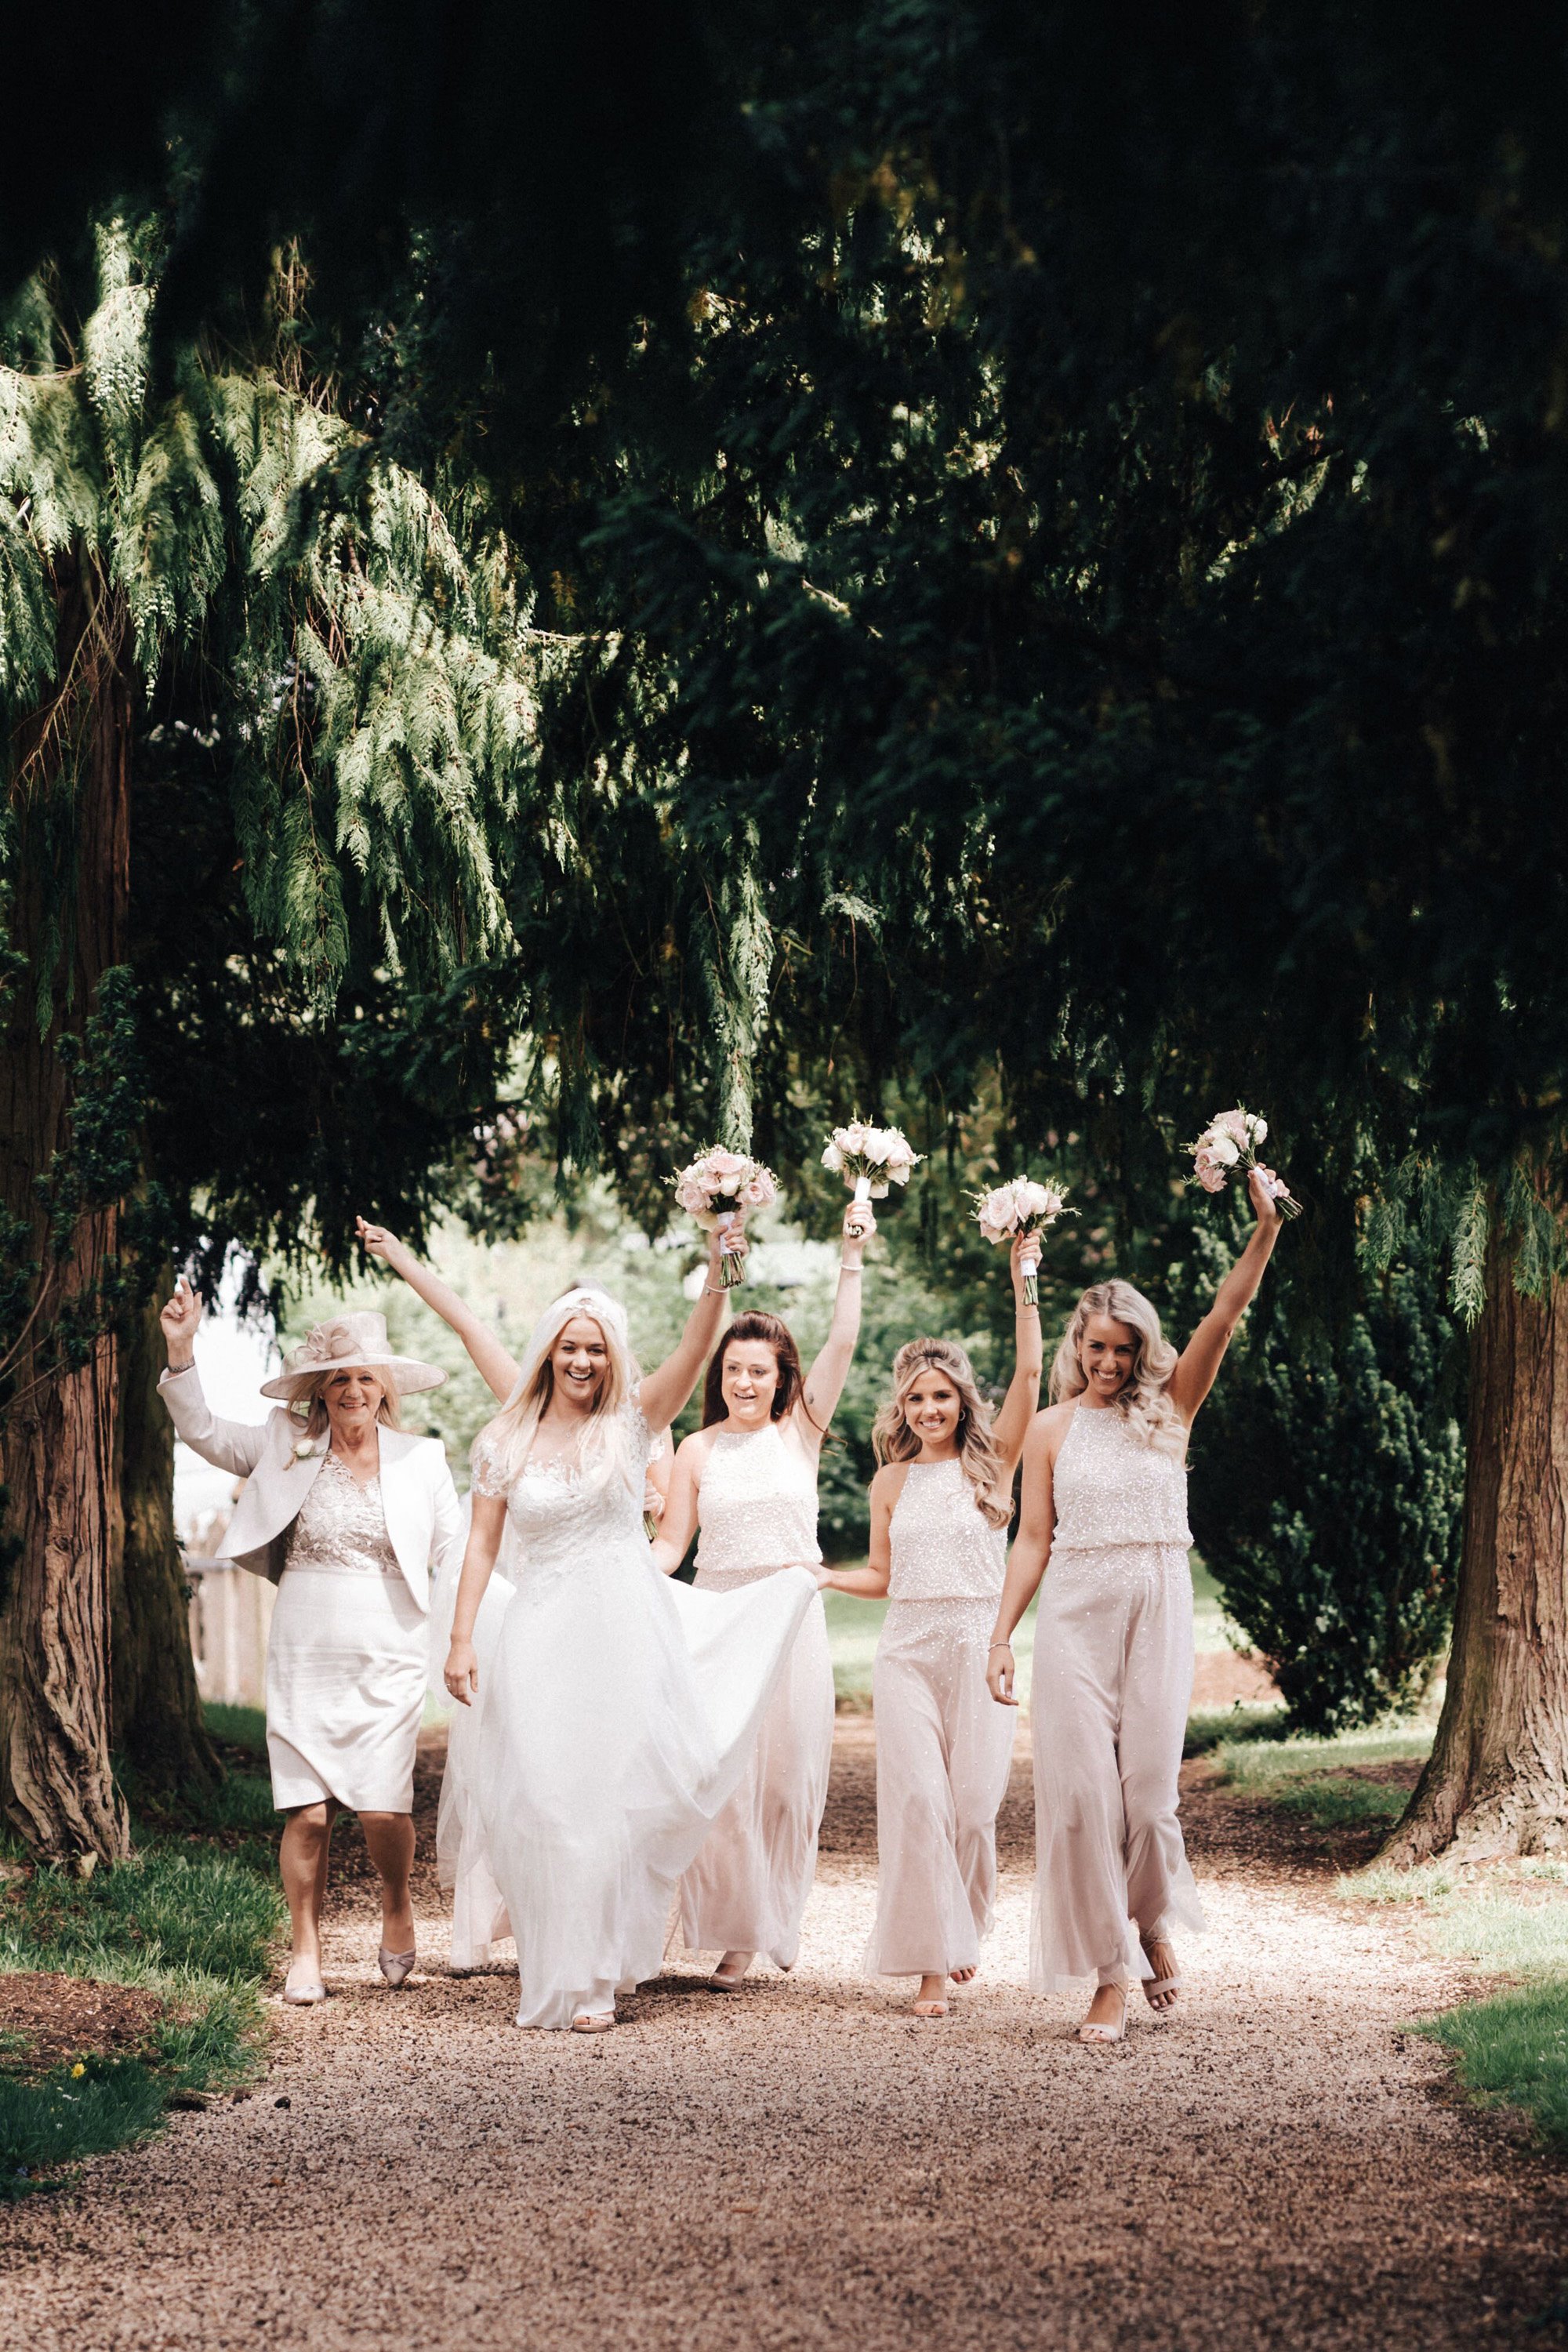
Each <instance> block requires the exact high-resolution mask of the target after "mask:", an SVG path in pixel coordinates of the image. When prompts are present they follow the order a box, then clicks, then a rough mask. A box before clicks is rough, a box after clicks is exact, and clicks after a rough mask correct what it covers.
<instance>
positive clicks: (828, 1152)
mask: <svg viewBox="0 0 1568 2352" xmlns="http://www.w3.org/2000/svg"><path fill="white" fill-rule="evenodd" d="M822 1164H823V1166H824V1167H825V1168H831V1169H832V1171H833V1172H834V1174H835V1175H836V1176H842V1175H843V1173H844V1154H843V1153H842V1151H840V1150H839V1149H838V1146H837V1143H829V1144H826V1145H825V1146H824V1149H823V1153H822Z"/></svg>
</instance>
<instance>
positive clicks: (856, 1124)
mask: <svg viewBox="0 0 1568 2352" xmlns="http://www.w3.org/2000/svg"><path fill="white" fill-rule="evenodd" d="M870 1132H871V1130H870V1129H869V1128H868V1126H867V1124H866V1122H865V1120H864V1119H863V1118H852V1119H851V1120H850V1122H849V1124H848V1126H847V1127H839V1128H836V1129H834V1132H833V1140H834V1142H835V1143H836V1144H837V1146H838V1149H839V1150H840V1151H842V1152H843V1154H844V1156H845V1158H846V1159H847V1160H858V1159H859V1157H860V1155H861V1153H862V1152H863V1151H864V1150H865V1149H866V1139H867V1137H868V1135H869V1134H870Z"/></svg>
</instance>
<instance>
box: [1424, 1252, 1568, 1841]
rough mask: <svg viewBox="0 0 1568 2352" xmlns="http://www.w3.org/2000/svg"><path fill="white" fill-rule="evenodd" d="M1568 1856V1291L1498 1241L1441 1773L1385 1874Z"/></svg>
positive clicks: (1436, 1770)
mask: <svg viewBox="0 0 1568 2352" xmlns="http://www.w3.org/2000/svg"><path fill="white" fill-rule="evenodd" d="M1565 1851H1568V1286H1564V1285H1563V1284H1561V1283H1559V1284H1558V1285H1557V1286H1556V1287H1555V1288H1554V1289H1553V1290H1552V1293H1551V1294H1550V1296H1549V1297H1546V1298H1544V1299H1539V1298H1526V1297H1521V1295H1520V1293H1519V1292H1518V1291H1517V1290H1515V1288H1514V1286H1513V1280H1512V1268H1511V1265H1510V1258H1509V1255H1508V1252H1507V1249H1506V1247H1505V1245H1504V1244H1503V1243H1502V1242H1501V1241H1500V1240H1498V1241H1495V1242H1494V1244H1493V1246H1492V1249H1491V1253H1490V1261H1489V1265H1488V1268H1487V1300H1486V1306H1485V1307H1484V1309H1483V1311H1482V1314H1481V1318H1480V1321H1479V1324H1478V1325H1477V1327H1476V1330H1475V1334H1474V1337H1473V1339H1472V1342H1471V1350H1470V1401H1469V1431H1468V1475H1467V1491H1466V1503H1465V1550H1464V1560H1463V1564H1462V1566H1461V1568H1460V1571H1459V1597H1458V1607H1457V1609H1456V1611H1455V1616H1454V1646H1453V1654H1452V1657H1451V1659H1450V1662H1449V1666H1448V1689H1447V1698H1446V1700H1445V1702H1444V1706H1443V1713H1442V1717H1441V1720H1440V1721H1439V1723H1438V1726H1437V1738H1436V1743H1435V1745H1434V1747H1433V1749H1432V1755H1431V1759H1430V1760H1429V1761H1428V1763H1427V1766H1426V1770H1425V1772H1424V1773H1423V1774H1422V1776H1421V1780H1420V1782H1419V1784H1418V1785H1417V1788H1416V1790H1415V1796H1414V1797H1413V1798H1412V1800H1411V1802H1410V1809H1409V1811H1408V1812H1407V1813H1406V1814H1405V1818H1404V1820H1403V1821H1402V1822H1400V1824H1399V1826H1398V1828H1397V1829H1396V1830H1395V1832H1394V1837H1393V1839H1392V1841H1391V1842H1390V1843H1389V1845H1388V1846H1387V1847H1386V1848H1385V1850H1384V1856H1383V1857H1382V1858H1383V1859H1384V1860H1385V1861H1390V1862H1393V1863H1395V1864H1409V1863H1415V1862H1421V1861H1425V1860H1426V1857H1427V1856H1428V1855H1431V1854H1436V1853H1460V1854H1463V1855H1465V1856H1466V1857H1467V1858H1474V1859H1476V1860H1483V1859H1485V1858H1486V1857H1488V1856H1489V1855H1494V1854H1498V1855H1502V1854H1518V1853H1563V1852H1565Z"/></svg>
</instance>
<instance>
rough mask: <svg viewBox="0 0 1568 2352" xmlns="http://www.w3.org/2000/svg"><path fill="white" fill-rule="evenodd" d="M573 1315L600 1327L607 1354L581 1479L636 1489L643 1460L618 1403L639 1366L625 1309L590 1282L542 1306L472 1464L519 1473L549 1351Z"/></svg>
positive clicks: (496, 1472) (547, 1376) (547, 1373)
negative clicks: (635, 1456)
mask: <svg viewBox="0 0 1568 2352" xmlns="http://www.w3.org/2000/svg"><path fill="white" fill-rule="evenodd" d="M579 1315H582V1316H585V1317H586V1318H588V1320H589V1321H590V1322H593V1323H596V1324H597V1325H598V1327H599V1328H600V1330H601V1331H602V1332H603V1334H604V1339H605V1353H606V1355H607V1358H608V1361H607V1363H606V1365H605V1376H604V1379H603V1380H602V1381H600V1383H599V1388H598V1393H597V1394H596V1395H595V1399H594V1402H593V1405H592V1407H591V1409H590V1411H589V1413H588V1425H587V1428H586V1429H585V1430H584V1433H583V1440H582V1448H581V1452H580V1454H579V1456H578V1462H579V1467H580V1469H581V1472H582V1475H583V1479H584V1484H588V1485H593V1486H608V1485H610V1484H611V1483H612V1482H613V1481H615V1480H616V1479H619V1480H621V1481H622V1482H623V1483H624V1484H625V1485H626V1486H628V1487H632V1488H635V1490H636V1491H637V1493H638V1494H639V1495H640V1494H641V1492H642V1477H643V1470H642V1465H641V1464H639V1463H635V1462H634V1461H633V1459H632V1449H631V1445H630V1443H629V1440H628V1437H627V1433H626V1413H625V1411H624V1407H625V1406H626V1402H627V1400H628V1399H629V1398H630V1397H631V1395H632V1393H633V1391H635V1389H636V1388H637V1382H638V1381H640V1380H641V1378H642V1372H641V1369H640V1367H639V1366H638V1364H637V1358H636V1357H635V1356H634V1355H633V1354H632V1351H631V1345H630V1340H629V1337H628V1334H627V1329H626V1309H625V1307H622V1305H621V1304H620V1302H619V1300H618V1299H615V1298H612V1297H610V1294H609V1292H608V1291H607V1290H601V1289H599V1287H598V1286H597V1285H596V1284H589V1283H579V1284H576V1285H575V1286H574V1287H573V1288H572V1289H570V1290H567V1291H563V1293H562V1295H561V1297H559V1298H557V1299H554V1300H552V1303H551V1304H550V1305H549V1306H548V1307H546V1308H545V1310H544V1312H543V1314H542V1316H541V1317H540V1318H539V1320H538V1322H537V1323H536V1324H535V1325H534V1327H533V1328H532V1330H531V1332H530V1333H529V1335H528V1345H527V1347H526V1348H525V1349H523V1355H522V1364H521V1369H520V1370H519V1372H518V1376H517V1380H516V1382H515V1384H514V1386H513V1388H512V1391H511V1394H510V1396H509V1397H508V1399H507V1401H506V1402H505V1404H503V1405H502V1407H501V1409H500V1412H498V1413H497V1414H496V1415H495V1416H494V1418H493V1419H492V1420H490V1421H488V1422H487V1423H485V1426H484V1427H483V1429H481V1430H480V1432H479V1435H478V1437H476V1438H475V1440H474V1447H473V1456H472V1459H473V1463H474V1466H475V1468H476V1470H479V1469H482V1470H483V1472H484V1474H485V1475H486V1477H487V1479H500V1481H501V1483H502V1484H503V1485H505V1486H511V1485H512V1483H513V1482H514V1480H516V1479H518V1478H520V1477H521V1475H522V1468H523V1465H524V1463H525V1462H526V1461H527V1460H528V1457H529V1454H530V1453H531V1450H532V1446H533V1441H534V1439H535V1438H536V1437H537V1436H538V1434H539V1424H540V1423H541V1422H542V1420H543V1418H544V1416H545V1414H546V1413H547V1412H549V1410H550V1402H551V1399H552V1397H553V1396H554V1394H555V1367H554V1365H553V1364H552V1361H551V1354H552V1349H554V1346H555V1342H556V1341H557V1339H560V1337H561V1334H562V1332H563V1331H564V1329H565V1328H566V1326H567V1325H568V1323H571V1322H574V1320H575V1319H576V1318H577V1317H578V1316H579Z"/></svg>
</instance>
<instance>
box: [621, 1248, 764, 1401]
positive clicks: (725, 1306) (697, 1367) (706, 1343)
mask: <svg viewBox="0 0 1568 2352" xmlns="http://www.w3.org/2000/svg"><path fill="white" fill-rule="evenodd" d="M720 1241H721V1236H720V1235H719V1234H716V1233H714V1234H710V1235H709V1237H708V1270H707V1272H706V1273H705V1274H704V1276H703V1277H702V1289H701V1292H700V1296H699V1297H698V1300H697V1304H696V1306H695V1307H693V1308H692V1310H691V1312H690V1314H689V1316H688V1317H687V1318H686V1328H685V1330H684V1331H683V1332H682V1333H681V1335H680V1339H679V1345H678V1346H677V1347H676V1348H675V1349H674V1350H673V1352H672V1353H671V1354H669V1355H668V1356H667V1357H666V1358H665V1360H664V1361H663V1363H662V1364H660V1365H659V1366H658V1370H656V1371H651V1372H645V1373H644V1374H643V1380H642V1396H641V1403H642V1412H643V1419H644V1420H645V1421H646V1422H647V1425H648V1427H649V1428H650V1429H668V1427H669V1424H670V1423H671V1422H672V1421H673V1420H674V1419H675V1416H676V1414H677V1413H678V1412H679V1411H680V1408H681V1406H682V1405H683V1404H684V1403H685V1402H686V1400H687V1398H688V1397H689V1395H690V1394H691V1391H692V1390H693V1389H694V1388H695V1387H696V1386H697V1383H698V1381H700V1379H701V1377H702V1367H703V1365H704V1364H705V1363H706V1362H707V1360H708V1354H709V1350H710V1349H711V1347H712V1345H713V1342H714V1340H715V1339H717V1338H718V1337H719V1331H720V1327H721V1325H722V1324H723V1323H724V1321H725V1320H726V1318H727V1317H728V1315H729V1311H730V1309H729V1297H730V1294H729V1292H728V1291H727V1290H726V1289H725V1288H724V1287H723V1286H722V1284H721V1282H720V1279H719V1272H720V1268H719V1250H720ZM737 1243H738V1244H739V1246H740V1250H741V1253H742V1261H741V1262H742V1265H744V1263H745V1256H744V1253H745V1246H746V1241H745V1235H744V1234H731V1237H730V1247H731V1255H733V1253H734V1251H735V1248H736V1244H737Z"/></svg>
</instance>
